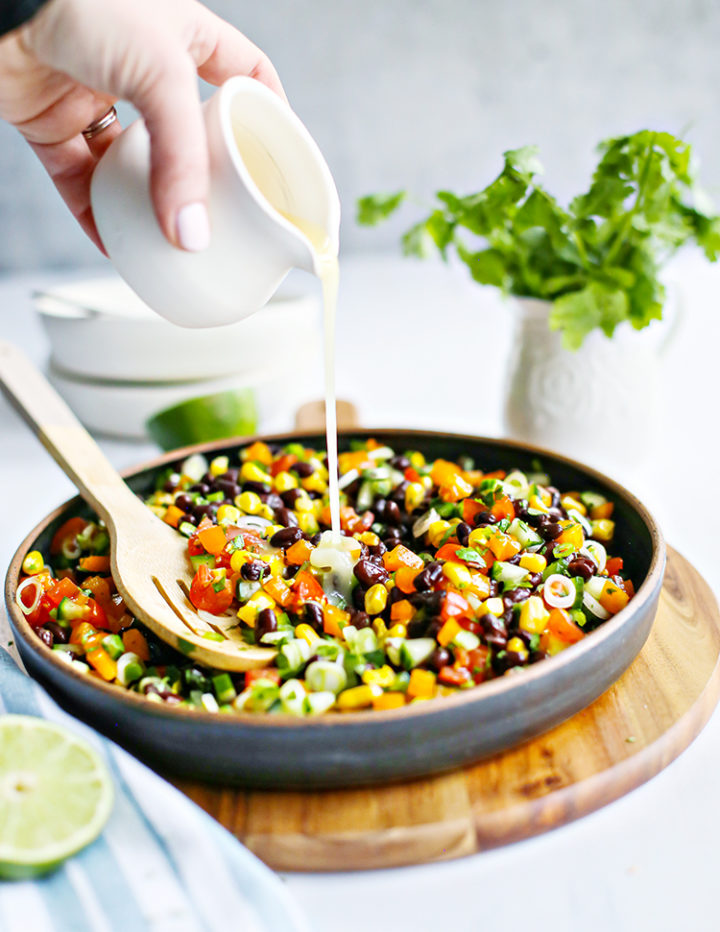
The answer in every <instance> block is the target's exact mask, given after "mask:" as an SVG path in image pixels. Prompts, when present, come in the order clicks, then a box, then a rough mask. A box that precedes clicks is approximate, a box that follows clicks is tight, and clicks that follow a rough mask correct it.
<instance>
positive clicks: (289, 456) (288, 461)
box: [270, 453, 297, 476]
mask: <svg viewBox="0 0 720 932" xmlns="http://www.w3.org/2000/svg"><path fill="white" fill-rule="evenodd" d="M295 463H297V456H295V454H294V453H286V454H285V455H284V456H280V457H278V458H277V459H276V460H274V461H273V464H272V466H271V467H270V475H271V476H277V474H278V473H279V472H287V471H288V470H289V469H290V468H291V467H292V466H294V465H295Z"/></svg>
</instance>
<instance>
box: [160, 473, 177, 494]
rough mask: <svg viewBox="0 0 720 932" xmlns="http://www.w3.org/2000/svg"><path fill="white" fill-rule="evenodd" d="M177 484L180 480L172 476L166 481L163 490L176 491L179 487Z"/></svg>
mask: <svg viewBox="0 0 720 932" xmlns="http://www.w3.org/2000/svg"><path fill="white" fill-rule="evenodd" d="M177 484H178V480H177V479H174V478H173V477H172V476H170V477H169V478H168V479H167V481H166V482H165V485H164V486H163V492H174V491H175V489H176V488H177Z"/></svg>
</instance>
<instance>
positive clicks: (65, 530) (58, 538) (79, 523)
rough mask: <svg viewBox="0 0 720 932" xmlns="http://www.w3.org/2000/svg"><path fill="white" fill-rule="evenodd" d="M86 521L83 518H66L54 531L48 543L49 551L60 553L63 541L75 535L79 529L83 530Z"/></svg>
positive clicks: (86, 523)
mask: <svg viewBox="0 0 720 932" xmlns="http://www.w3.org/2000/svg"><path fill="white" fill-rule="evenodd" d="M87 525H88V522H87V521H86V520H85V519H84V518H68V520H67V521H65V523H64V524H61V525H60V527H59V528H58V529H57V531H55V533H54V535H53V539H52V541H51V543H50V553H60V551H61V550H62V548H63V544H64V543H65V541H67V540H69V539H71V538H74V537H77V536H78V534H79V533H80V532H81V531H84V530H85V528H86V527H87Z"/></svg>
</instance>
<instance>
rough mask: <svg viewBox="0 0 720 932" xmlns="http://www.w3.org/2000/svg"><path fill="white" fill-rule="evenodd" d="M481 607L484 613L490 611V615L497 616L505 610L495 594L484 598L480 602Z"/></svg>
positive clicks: (501, 601)
mask: <svg viewBox="0 0 720 932" xmlns="http://www.w3.org/2000/svg"><path fill="white" fill-rule="evenodd" d="M482 607H483V608H484V609H485V613H487V612H490V614H491V615H497V617H498V618H499V617H500V616H501V615H502V614H503V612H504V611H505V606H504V605H503V600H502V599H500V598H498V597H497V596H495V597H494V598H492V599H485V601H484V602H483V604H482Z"/></svg>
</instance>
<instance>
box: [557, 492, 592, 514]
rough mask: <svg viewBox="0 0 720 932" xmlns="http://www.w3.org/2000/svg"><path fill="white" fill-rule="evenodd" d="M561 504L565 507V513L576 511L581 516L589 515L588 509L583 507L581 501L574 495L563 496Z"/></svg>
mask: <svg viewBox="0 0 720 932" xmlns="http://www.w3.org/2000/svg"><path fill="white" fill-rule="evenodd" d="M560 504H561V505H562V506H563V508H564V509H565V511H570V510H571V509H574V510H575V511H579V512H580V514H581V515H586V514H587V508H586V507H585V506H584V505H583V503H582V502H581V501H580V499H578V498H573V497H572V495H563V497H562V498H561V499H560Z"/></svg>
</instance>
